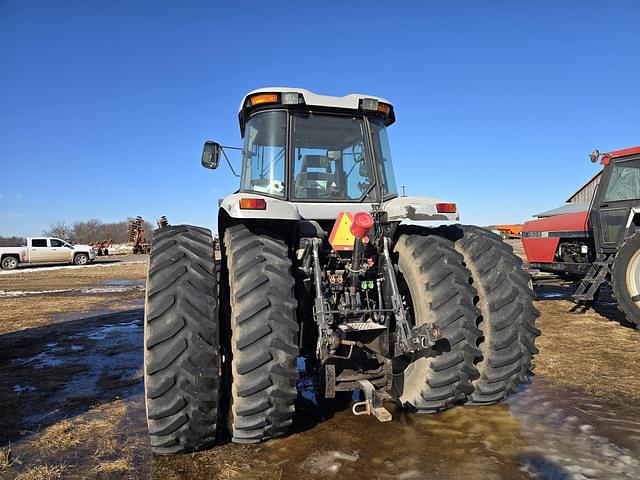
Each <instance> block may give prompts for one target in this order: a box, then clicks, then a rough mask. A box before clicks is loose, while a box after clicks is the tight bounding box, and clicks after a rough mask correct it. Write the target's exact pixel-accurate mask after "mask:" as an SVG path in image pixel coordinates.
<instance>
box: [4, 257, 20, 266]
mask: <svg viewBox="0 0 640 480" xmlns="http://www.w3.org/2000/svg"><path fill="white" fill-rule="evenodd" d="M3 263H4V266H5V267H6V268H16V265H17V263H16V259H15V258H7V259H6V260H5V261H4V262H3Z"/></svg>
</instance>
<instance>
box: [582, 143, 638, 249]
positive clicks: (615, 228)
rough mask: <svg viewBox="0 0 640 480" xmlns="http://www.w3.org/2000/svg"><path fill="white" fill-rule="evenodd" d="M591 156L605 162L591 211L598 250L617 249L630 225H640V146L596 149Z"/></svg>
mask: <svg viewBox="0 0 640 480" xmlns="http://www.w3.org/2000/svg"><path fill="white" fill-rule="evenodd" d="M591 159H592V161H594V162H595V161H597V160H598V159H600V163H601V164H602V165H604V170H603V172H602V178H601V180H600V184H599V186H598V188H597V189H596V193H595V195H594V198H593V203H592V207H591V211H590V214H589V217H590V222H591V225H592V227H593V231H594V241H595V245H596V251H597V252H599V253H614V252H615V251H616V248H617V246H618V245H619V243H620V242H621V241H622V240H623V239H624V237H625V232H626V230H627V228H628V227H630V226H632V225H633V224H635V225H636V226H640V217H638V215H639V214H640V147H633V148H627V149H624V150H617V151H614V152H610V153H605V154H600V153H599V152H598V151H597V150H595V151H594V152H593V153H592V154H591Z"/></svg>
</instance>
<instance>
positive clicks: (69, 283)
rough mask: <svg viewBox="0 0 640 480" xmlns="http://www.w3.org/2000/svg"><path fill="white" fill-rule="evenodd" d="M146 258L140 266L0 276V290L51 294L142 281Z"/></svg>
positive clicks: (125, 264) (122, 265)
mask: <svg viewBox="0 0 640 480" xmlns="http://www.w3.org/2000/svg"><path fill="white" fill-rule="evenodd" d="M145 259H146V257H140V263H121V264H114V265H109V266H105V267H102V266H98V267H88V268H80V269H68V270H64V269H63V270H60V269H58V270H48V269H47V268H45V267H43V268H42V269H41V271H40V270H39V271H37V272H28V273H15V274H11V275H0V290H5V291H16V290H28V291H37V290H55V289H60V288H81V287H88V286H95V285H99V284H100V283H101V282H104V281H105V280H112V279H114V278H117V279H122V280H144V279H145V278H146V277H147V263H146V262H145V261H143V260H145Z"/></svg>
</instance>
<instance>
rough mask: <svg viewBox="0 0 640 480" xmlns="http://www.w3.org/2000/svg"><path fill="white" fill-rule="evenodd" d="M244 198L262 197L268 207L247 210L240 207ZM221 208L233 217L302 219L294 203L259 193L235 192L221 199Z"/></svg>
mask: <svg viewBox="0 0 640 480" xmlns="http://www.w3.org/2000/svg"><path fill="white" fill-rule="evenodd" d="M242 198H261V199H263V200H264V201H265V202H266V204H267V208H266V209H264V210H246V209H241V208H240V199H242ZM220 209H222V210H224V211H225V212H226V214H227V215H228V216H229V217H231V218H237V219H256V220H294V221H297V220H300V213H299V212H298V209H297V208H296V206H295V205H294V204H292V203H291V202H287V201H285V200H279V199H277V198H273V197H266V196H263V195H257V194H255V193H234V194H232V195H229V196H227V197H225V198H223V199H222V200H221V201H220Z"/></svg>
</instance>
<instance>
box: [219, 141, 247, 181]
mask: <svg viewBox="0 0 640 480" xmlns="http://www.w3.org/2000/svg"><path fill="white" fill-rule="evenodd" d="M225 148H230V149H232V150H242V148H239V147H223V146H222V145H220V151H222V155H223V156H224V159H225V160H226V161H227V165H229V168H230V169H231V171H232V172H233V174H234V175H235V176H236V177H240V175H238V174H237V173H236V171H235V170H234V169H233V165H231V162H230V161H229V157H227V153H226V152H225V151H224V149H225Z"/></svg>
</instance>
